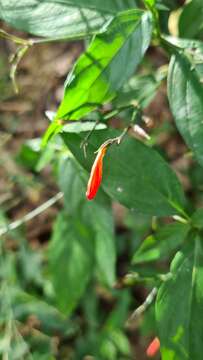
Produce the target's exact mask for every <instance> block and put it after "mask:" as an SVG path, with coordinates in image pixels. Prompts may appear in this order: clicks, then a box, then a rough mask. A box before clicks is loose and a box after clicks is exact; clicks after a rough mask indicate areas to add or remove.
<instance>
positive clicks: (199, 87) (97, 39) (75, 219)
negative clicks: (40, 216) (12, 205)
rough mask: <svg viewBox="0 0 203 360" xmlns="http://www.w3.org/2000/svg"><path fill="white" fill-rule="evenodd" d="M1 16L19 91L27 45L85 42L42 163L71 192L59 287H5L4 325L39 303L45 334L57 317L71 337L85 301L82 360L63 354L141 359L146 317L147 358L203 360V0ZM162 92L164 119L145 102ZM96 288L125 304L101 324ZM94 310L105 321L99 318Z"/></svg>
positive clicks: (33, 7)
mask: <svg viewBox="0 0 203 360" xmlns="http://www.w3.org/2000/svg"><path fill="white" fill-rule="evenodd" d="M0 19H1V20H2V24H3V25H4V24H5V23H6V26H7V27H5V28H6V30H5V28H4V30H3V29H2V30H1V31H0V35H1V37H2V38H6V39H7V40H10V41H12V42H14V43H16V44H17V48H16V54H15V56H14V59H13V62H12V64H11V78H12V81H13V84H14V87H15V90H16V91H17V90H18V78H17V74H16V70H17V67H18V65H19V62H20V61H21V59H22V58H23V57H24V56H27V53H29V51H30V48H34V49H35V47H38V46H41V47H43V44H45V43H52V42H54V43H56V42H57V41H58V42H61V41H63V42H68V41H69V42H70V41H75V40H81V41H83V40H85V41H83V44H84V50H83V52H82V53H81V55H80V56H79V57H78V59H77V60H76V62H75V63H74V64H73V66H72V70H71V71H70V72H69V74H68V75H67V78H66V80H65V83H64V91H63V96H62V98H61V101H60V104H59V105H58V108H57V109H56V111H55V112H53V113H51V116H50V112H47V114H48V113H49V117H50V118H51V121H50V123H49V124H48V125H47V130H46V132H45V134H44V135H43V137H42V139H41V141H40V150H39V152H40V154H41V158H40V160H39V161H38V164H37V165H36V169H35V170H36V171H40V170H41V169H42V168H43V167H44V166H45V165H46V163H47V162H49V161H52V160H53V159H55V161H56V160H57V164H58V165H57V169H58V170H57V171H58V179H59V180H58V183H59V187H60V189H61V191H62V193H63V194H64V195H62V196H64V209H63V210H61V211H60V213H59V215H58V217H57V220H56V222H55V225H54V229H53V234H52V236H51V240H50V242H49V245H48V250H47V252H46V267H45V269H46V270H45V272H46V274H48V275H46V276H47V277H48V280H47V281H49V284H51V285H50V286H51V289H52V290H50V291H48V290H47V293H46V296H45V298H44V299H42V298H41V299H40V297H39V296H37V295H36V294H35V296H34V295H33V294H28V293H27V291H26V292H25V291H24V290H23V288H21V290H20V289H19V288H18V289H15V291H13V292H12V293H10V294H9V301H7V300H6V301H7V302H8V304H7V305H6V306H7V307H6V308H8V309H10V310H9V314H10V315H9V316H8V317H7V318H6V319H5V321H6V323H7V327H8V326H10V327H9V329H10V328H11V325H8V324H10V323H12V322H15V319H17V321H23V318H24V317H25V316H26V311H25V314H24V313H23V311H22V308H23V306H25V305H26V304H29V305H30V306H31V304H35V305H33V307H32V312H33V313H34V314H35V315H36V317H39V318H40V319H41V320H40V321H41V324H42V327H41V331H42V332H44V333H45V334H46V335H44V336H53V334H54V333H55V332H56V331H57V330H56V328H55V327H54V326H55V325H53V329H52V328H51V329H50V328H49V330H48V331H47V330H46V321H48V322H50V323H56V322H57V324H58V331H59V332H62V333H63V336H64V338H69V337H70V338H71V336H72V337H73V338H74V336H75V335H74V334H78V329H77V326H76V320H75V319H76V318H77V312H76V311H77V310H78V308H80V309H81V311H83V312H84V314H85V316H86V318H87V319H88V320H87V323H88V324H86V326H89V330H88V334H86V337H85V340H84V339H82V338H79V335H78V339H79V340H78V341H75V343H74V346H73V348H74V355H73V357H71V356H72V355H70V356H69V357H66V356H68V355H62V353H61V355H60V357H59V358H60V359H67V358H70V359H72V358H74V359H82V358H85V356H86V355H91V356H93V358H95V359H104V360H106V359H107V360H108V359H113V360H114V359H133V358H134V357H133V354H132V352H131V349H130V345H129V339H128V338H127V336H126V333H125V329H126V327H127V329H128V331H130V330H129V329H130V326H131V325H132V324H131V323H133V321H134V322H135V323H136V324H137V318H140V317H141V318H142V321H145V320H143V319H144V318H145V316H146V319H151V320H148V323H150V326H148V328H150V330H149V329H148V332H147V330H146V328H147V326H145V330H144V327H142V325H140V326H141V329H142V330H141V331H143V334H145V332H146V334H148V335H150V337H151V340H152V342H151V344H150V345H149V347H148V349H147V352H146V353H147V355H148V356H150V357H153V356H159V355H157V354H158V353H159V351H160V356H161V359H162V360H186V359H187V360H202V351H203V208H201V206H202V202H203V199H202V194H201V187H202V181H203V170H202V166H203V84H202V74H203V42H202V40H203V1H202V0H192V1H181V0H171V1H170V0H157V1H156V0H144V1H139V0H103V1H100V0H60V1H59V0H46V1H41V0H18V1H16V0H0ZM8 25H9V26H10V27H8ZM8 28H9V29H10V31H7V29H8ZM15 30H20V31H21V32H16V31H15ZM12 31H13V32H12ZM22 32H25V33H27V34H28V35H25V36H24V37H23V36H22ZM14 33H15V35H14ZM16 33H17V34H21V35H20V36H17V35H16ZM152 51H154V52H155V54H158V53H159V52H161V53H162V56H163V57H164V59H165V60H164V64H163V63H162V64H161V65H160V64H158V65H157V64H156V66H154V65H152V63H150V59H151V58H150V56H151V52H152ZM47 66H49V64H48V63H47ZM53 76H54V75H53ZM166 88H167V91H166ZM160 89H162V90H163V89H165V90H164V91H165V93H164V94H165V101H167V99H168V104H167V107H168V110H169V109H170V110H169V111H170V119H171V120H168V119H165V118H164V116H163V118H162V119H161V122H160V124H158V125H157V126H156V125H155V126H154V127H153V126H152V127H150V126H149V124H148V122H149V121H150V119H149V118H150V116H151V117H152V120H153V114H152V115H151V114H150V111H149V110H148V112H147V114H148V117H146V109H150V108H149V104H150V103H151V102H152V101H153V99H154V98H155V97H156V96H157V94H158V93H159V91H160ZM115 119H119V122H116V121H114V120H115ZM154 120H155V122H156V119H154ZM164 134H165V135H166V134H170V137H171V138H174V139H178V140H177V141H176V142H175V145H174V146H177V147H178V146H179V144H181V147H182V148H184V151H183V152H182V154H181V157H182V160H183V161H186V162H187V163H188V164H189V165H188V166H189V168H190V170H191V169H192V170H191V171H192V172H193V175H194V176H193V177H192V175H191V179H193V180H194V179H195V180H194V181H192V180H191V182H192V185H191V187H190V191H187V186H185V182H184V181H183V179H184V176H186V174H185V173H184V172H186V170H184V169H178V168H177V167H175V166H173V165H174V164H171V162H170V156H169V155H168V154H167V151H166V149H165V148H164V147H162V145H161V141H159V140H160V136H163V135H164ZM58 149H60V150H58ZM32 151H34V150H33V149H32ZM47 154H48V155H47ZM50 154H51V155H50ZM47 158H48V161H47V160H46V159H47ZM51 159H52V160H51ZM195 174H196V175H195ZM195 176H196V177H195ZM197 178H198V179H197ZM88 179H89V180H88ZM194 188H195V189H196V190H194ZM197 188H198V189H199V190H197ZM191 189H192V190H191ZM192 191H193V193H195V194H196V195H195V196H193V195H191V193H192ZM88 200H91V201H88ZM112 203H113V206H114V207H115V204H121V205H122V206H124V209H125V211H126V214H128V215H127V218H126V223H128V225H129V224H130V225H129V229H130V232H129V233H128V236H130V235H129V234H131V240H129V239H128V240H127V239H126V238H125V236H124V237H122V236H121V237H119V235H118V237H119V240H118V237H117V235H116V234H115V221H114V218H113V214H112ZM117 206H118V205H117ZM138 219H140V220H139V221H140V224H142V226H141V225H140V227H139V226H138V225H136V224H138ZM141 227H142V229H141ZM143 229H144V231H143ZM133 238H134V239H133ZM124 243H127V245H126V244H124ZM2 246H3V245H2ZM124 246H126V248H127V250H125V251H126V253H127V254H128V264H127V266H125V269H124V270H123V271H122V272H120V273H119V270H118V268H117V267H116V264H117V263H118V258H119V256H121V254H122V249H123V247H124ZM129 249H130V250H129ZM2 251H3V253H4V252H5V249H4V250H2ZM124 253H125V252H124ZM129 254H130V255H129ZM5 256H6V254H5ZM122 256H123V255H122ZM5 261H6V258H5ZM4 275H5V279H4V283H5V282H6V274H4ZM2 276H3V275H2ZM95 283H97V284H100V286H102V287H103V288H104V289H106V290H105V291H107V292H108V291H109V292H110V293H111V296H115V298H116V299H117V300H116V305H115V307H114V310H113V312H112V313H111V314H110V316H109V318H108V319H106V320H105V321H104V320H102V319H101V318H102V316H103V319H104V314H103V315H101V314H99V313H97V312H98V306H99V305H98V301H97V299H96V297H95V295H94V296H93V292H94V285H93V284H95ZM137 283H139V286H140V284H144V285H145V286H146V289H147V293H146V297H147V298H146V300H145V301H144V303H143V304H142V305H141V307H138V308H137V309H136V310H135V311H134V312H133V309H135V308H136V306H138V304H136V303H133V301H132V298H131V300H130V297H129V293H130V292H131V291H133V289H135V288H136V286H137ZM46 284H47V283H46ZM44 286H45V285H44ZM46 286H47V285H46ZM46 289H47V287H46ZM2 291H3V290H2ZM112 294H113V295H112ZM147 294H148V296H147ZM7 297H8V296H7ZM4 299H5V298H4ZM34 299H35V300H34ZM45 300H46V301H45ZM3 303H4V302H3ZM9 304H10V307H9ZM36 304H38V306H39V307H37V305H36ZM39 308H40V309H41V310H40V311H37V310H36V309H39ZM25 309H28V308H26V307H25ZM43 311H44V313H45V314H46V319H48V320H46V321H45V323H43V321H44V320H43V316H42V313H43ZM27 312H28V310H27ZM130 312H133V314H132V316H131V317H130V319H129V314H130ZM96 313H97V315H96ZM11 314H12V315H11ZM96 316H97V317H98V319H99V320H98V321H100V323H101V322H102V321H103V327H100V328H99V327H95V325H94V324H95V317H96ZM130 324H131V325H130ZM15 326H17V325H15ZM47 326H48V325H47ZM81 326H82V325H81ZM83 326H84V324H83ZM136 326H138V325H136ZM75 327H76V328H75ZM96 333H97V337H96ZM13 338H14V340H15V337H14V336H13ZM76 338H77V336H76ZM148 339H149V337H148ZM153 339H154V340H153ZM3 340H4V341H5V339H3ZM3 340H2V341H1V342H0V351H2V353H4V352H5V347H3V345H5V343H3ZM16 341H17V340H16ZM19 341H21V342H23V344H24V345H23V346H24V348H23V349H24V353H23V354H28V353H27V349H28V348H29V354H30V352H32V349H35V347H34V345H33V344H31V345H30V343H29V341H30V340H29V339H28V340H27V343H26V345H25V340H23V339H22V338H21V337H20V340H19ZM10 342H11V339H10ZM9 349H10V348H9ZM9 351H11V350H9ZM40 351H41V350H40ZM40 351H39V352H37V351H34V350H33V354H34V355H33V356H34V357H33V358H34V359H55V356H57V355H56V350H53V349H51V348H50V347H49V349H48V350H47V348H46V351H45V352H46V353H47V354H50V355H47V357H46V355H45V357H42V355H43V354H42V353H40ZM10 353H11V352H9V354H10ZM36 354H38V355H36ZM10 356H11V357H9V359H22V358H23V357H20V356H25V355H19V357H17V356H18V355H16V357H12V356H13V355H10ZM29 356H31V355H29ZM4 358H5V359H7V358H6V357H4ZM56 358H58V357H56Z"/></svg>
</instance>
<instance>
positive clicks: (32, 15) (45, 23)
mask: <svg viewBox="0 0 203 360" xmlns="http://www.w3.org/2000/svg"><path fill="white" fill-rule="evenodd" d="M134 6H135V1H133V0H127V1H126V0H119V1H113V0H103V1H100V0H67V1H66V0H46V1H41V0H20V1H18V0H1V3H0V19H1V20H4V21H6V22H7V23H9V24H10V25H11V26H13V27H14V28H16V29H19V30H24V31H26V32H29V33H31V34H34V35H39V36H46V37H54V38H56V37H61V38H63V37H64V38H66V37H73V38H74V36H77V35H80V34H81V35H82V36H85V35H86V34H91V33H92V32H93V31H94V30H97V29H99V28H101V27H102V25H103V24H104V23H105V22H106V21H107V20H110V19H112V17H113V16H114V15H115V14H116V13H117V12H118V11H123V10H126V9H129V8H132V7H134Z"/></svg>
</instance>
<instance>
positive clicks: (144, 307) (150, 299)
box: [126, 287, 158, 327]
mask: <svg viewBox="0 0 203 360" xmlns="http://www.w3.org/2000/svg"><path fill="white" fill-rule="evenodd" d="M157 291H158V290H157V288H156V287H154V288H153V289H152V291H151V292H150V293H149V295H148V296H147V297H146V299H145V301H144V302H143V304H142V305H140V306H138V308H137V309H135V311H133V313H132V315H131V316H130V318H129V319H128V320H127V323H126V326H127V327H129V326H131V325H132V323H133V322H134V321H135V320H136V319H137V318H138V317H140V316H141V315H142V314H143V313H144V312H145V311H146V310H147V309H148V307H149V306H150V305H151V304H152V302H153V301H154V299H155V297H156V294H157Z"/></svg>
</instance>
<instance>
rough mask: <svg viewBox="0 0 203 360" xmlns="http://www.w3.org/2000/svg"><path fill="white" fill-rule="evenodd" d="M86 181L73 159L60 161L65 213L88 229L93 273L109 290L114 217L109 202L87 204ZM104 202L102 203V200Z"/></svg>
mask: <svg viewBox="0 0 203 360" xmlns="http://www.w3.org/2000/svg"><path fill="white" fill-rule="evenodd" d="M87 181H88V178H87V176H86V174H84V170H83V169H82V168H81V167H80V166H79V164H77V163H76V161H75V160H74V159H72V158H66V159H63V160H62V162H61V166H60V171H59V185H60V188H61V190H62V191H63V192H64V203H65V208H66V212H67V213H68V214H71V215H75V216H77V218H78V219H81V221H82V222H83V224H85V225H86V226H87V227H90V228H91V232H92V237H93V238H94V247H93V251H94V252H95V261H96V263H95V269H96V270H97V272H98V276H99V280H100V281H101V282H102V283H103V284H105V285H108V286H112V285H113V284H114V283H115V267H116V266H115V265H116V264H115V262H116V246H115V237H114V223H113V216H112V211H111V207H110V204H109V202H106V201H101V199H99V201H98V200H97V202H95V203H89V202H87V200H86V196H85V192H86V186H87ZM102 200H103V199H102Z"/></svg>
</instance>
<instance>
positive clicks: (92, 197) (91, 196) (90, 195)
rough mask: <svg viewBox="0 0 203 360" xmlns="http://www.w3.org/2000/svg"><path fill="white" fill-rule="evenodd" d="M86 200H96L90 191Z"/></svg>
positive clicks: (87, 192)
mask: <svg viewBox="0 0 203 360" xmlns="http://www.w3.org/2000/svg"><path fill="white" fill-rule="evenodd" d="M86 198H87V200H92V199H94V196H93V195H92V194H91V193H90V192H89V191H86Z"/></svg>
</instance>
